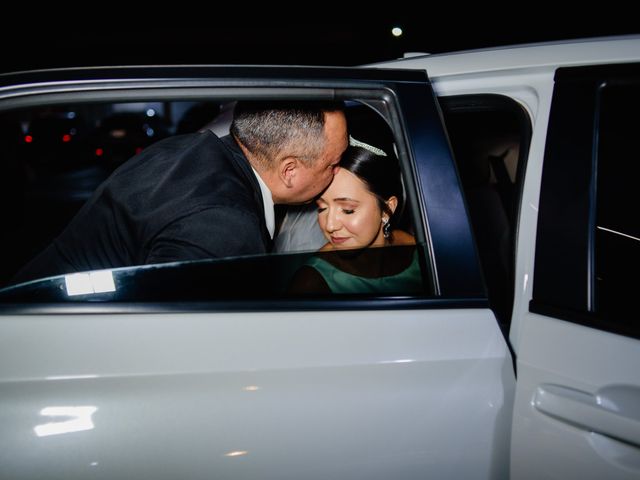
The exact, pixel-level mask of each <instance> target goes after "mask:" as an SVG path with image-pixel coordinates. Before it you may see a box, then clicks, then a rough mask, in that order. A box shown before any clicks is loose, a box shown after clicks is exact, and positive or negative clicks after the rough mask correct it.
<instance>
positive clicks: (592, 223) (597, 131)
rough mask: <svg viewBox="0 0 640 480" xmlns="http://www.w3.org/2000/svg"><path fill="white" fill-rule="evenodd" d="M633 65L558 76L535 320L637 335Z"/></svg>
mask: <svg viewBox="0 0 640 480" xmlns="http://www.w3.org/2000/svg"><path fill="white" fill-rule="evenodd" d="M639 72H640V70H639V66H638V65H633V64H630V65H620V66H614V65H605V66H598V67H576V68H565V69H559V70H558V72H557V74H556V85H555V88H554V96H553V102H552V110H551V116H550V121H549V130H548V134H547V142H546V150H545V159H544V167H543V172H542V185H541V193H540V208H539V213H538V231H537V239H536V259H535V277H534V282H533V299H532V301H531V303H530V309H531V311H533V312H536V313H541V314H544V315H551V316H554V317H558V318H562V319H566V320H569V321H573V322H576V323H581V324H584V325H588V326H590V327H594V328H599V329H602V330H607V331H611V332H615V333H619V334H624V335H630V336H635V337H637V336H638V335H639V334H640V331H639V330H638V325H637V323H636V322H632V321H629V318H630V317H629V315H628V312H629V311H632V309H633V307H634V304H633V298H634V295H635V293H636V292H637V291H638V288H639V287H640V283H639V282H638V279H637V275H636V274H635V271H634V268H635V266H636V265H637V264H638V260H639V249H638V241H639V240H638V238H640V234H639V232H640V224H639V223H638V215H636V213H635V210H636V205H637V200H636V198H635V195H634V192H635V188H634V185H635V182H636V179H637V177H638V162H637V161H635V159H636V154H635V151H636V147H635V142H634V140H635V137H636V130H637V122H636V121H634V116H633V115H634V113H633V112H635V111H636V109H637V108H638V107H639V106H640V100H639V99H640V95H639V91H640V88H639V85H640V81H639V79H640V73H639Z"/></svg>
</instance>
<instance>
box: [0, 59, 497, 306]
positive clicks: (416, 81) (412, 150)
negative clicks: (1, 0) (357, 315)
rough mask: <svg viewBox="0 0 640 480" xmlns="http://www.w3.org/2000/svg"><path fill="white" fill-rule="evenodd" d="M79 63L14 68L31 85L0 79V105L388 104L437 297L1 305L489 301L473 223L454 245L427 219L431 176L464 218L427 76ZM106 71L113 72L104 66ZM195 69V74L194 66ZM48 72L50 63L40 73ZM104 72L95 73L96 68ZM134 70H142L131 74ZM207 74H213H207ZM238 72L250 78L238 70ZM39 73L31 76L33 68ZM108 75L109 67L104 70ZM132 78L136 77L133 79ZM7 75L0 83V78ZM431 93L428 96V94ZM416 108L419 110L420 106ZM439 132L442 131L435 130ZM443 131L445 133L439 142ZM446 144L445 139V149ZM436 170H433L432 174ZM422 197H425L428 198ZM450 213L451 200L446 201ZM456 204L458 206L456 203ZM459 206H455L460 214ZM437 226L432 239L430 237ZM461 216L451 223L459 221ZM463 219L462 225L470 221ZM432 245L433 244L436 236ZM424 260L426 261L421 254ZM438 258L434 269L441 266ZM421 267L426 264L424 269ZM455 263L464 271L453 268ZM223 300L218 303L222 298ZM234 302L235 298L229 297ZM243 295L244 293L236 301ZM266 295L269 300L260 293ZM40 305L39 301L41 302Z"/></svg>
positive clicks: (431, 208) (446, 229)
mask: <svg viewBox="0 0 640 480" xmlns="http://www.w3.org/2000/svg"><path fill="white" fill-rule="evenodd" d="M98 70H99V71H98V72H96V71H88V72H83V73H84V74H85V75H86V77H88V78H84V79H82V80H77V78H76V79H73V80H72V79H70V78H69V75H70V74H72V73H77V72H67V71H61V72H53V73H55V75H53V76H54V77H62V79H60V78H59V79H58V81H53V82H52V81H49V82H41V83H38V82H37V81H35V80H34V79H33V75H34V74H25V75H17V77H18V78H20V79H21V80H22V81H24V80H25V78H24V77H26V78H28V79H30V80H32V82H33V83H31V84H28V85H19V86H16V87H6V86H5V87H2V85H1V84H2V83H5V84H7V83H10V82H8V81H7V79H6V78H5V79H0V111H7V110H13V109H17V108H24V107H32V106H42V105H60V104H65V105H71V104H74V103H87V102H119V103H120V102H125V101H128V102H143V101H152V100H154V101H158V100H159V99H162V101H171V100H180V101H186V100H208V101H220V100H229V99H231V98H232V99H235V100H237V99H256V98H278V99H306V100H314V99H317V100H327V99H331V100H334V99H343V100H346V99H349V100H357V101H361V102H362V103H365V104H368V105H370V106H371V105H375V104H376V103H377V105H378V106H379V105H387V107H388V108H387V110H386V111H383V112H380V113H382V114H383V115H384V116H385V118H386V119H387V121H388V123H389V124H390V127H391V128H392V131H393V134H394V137H395V140H396V144H397V146H398V157H399V159H400V162H401V168H402V172H403V177H404V179H405V185H406V190H407V200H408V201H407V203H408V204H410V205H411V211H412V214H413V217H414V218H413V221H414V225H415V228H416V231H415V234H416V240H417V241H418V242H419V243H421V244H423V245H425V246H426V248H427V251H428V252H429V255H430V263H431V265H428V266H427V269H426V270H423V272H425V271H426V272H427V275H428V276H429V279H428V280H429V281H430V282H431V283H432V286H433V290H434V291H435V292H436V293H437V298H429V299H419V298H384V297H382V298H381V297H371V298H368V299H366V300H361V299H359V300H347V299H335V301H331V302H327V300H326V299H323V300H321V301H320V300H319V301H318V302H314V301H313V300H306V299H305V300H296V301H292V302H290V303H287V302H285V303H282V302H278V304H277V305H271V306H269V305H266V304H265V302H258V303H256V304H255V305H252V306H247V305H246V304H243V305H235V304H234V302H229V303H227V304H224V305H223V304H220V302H213V304H212V303H210V302H189V303H188V304H174V305H168V304H155V305H154V304H145V305H137V304H135V305H131V304H126V305H125V304H115V305H114V304H109V303H103V304H99V305H98V304H95V303H94V304H91V305H82V304H77V305H76V304H62V305H61V304H55V305H50V304H49V305H44V304H41V305H28V306H27V305H24V304H22V305H9V304H4V305H2V306H0V311H2V312H6V313H8V312H12V313H18V312H23V313H29V312H34V311H36V310H37V311H47V312H54V311H55V312H63V311H69V310H73V311H77V312H79V313H85V312H87V311H91V312H97V311H100V312H105V313H107V312H109V313H110V312H114V311H127V312H130V311H132V309H133V310H135V311H140V310H142V311H146V312H149V311H175V310H176V309H177V310H180V311H183V310H186V311H194V310H196V311H202V310H207V311H210V310H212V309H215V310H217V311H219V310H221V309H222V310H226V309H231V310H233V311H237V310H235V309H236V308H237V307H240V308H241V309H243V310H245V309H249V310H270V309H272V308H273V309H275V310H284V309H291V308H294V309H296V310H298V309H313V310H316V309H321V310H327V309H329V310H331V309H340V310H349V309H362V308H364V307H365V305H366V306H367V308H372V307H373V308H376V309H379V308H382V309H387V308H394V309H395V308H424V307H427V308H442V307H444V306H447V307H456V308H457V307H468V308H478V307H486V306H487V301H486V296H485V295H484V293H483V287H482V283H481V277H480V275H479V271H478V270H477V268H476V267H477V259H476V258H475V249H474V247H473V241H472V237H471V235H470V232H465V231H462V234H461V235H458V237H457V238H458V242H459V243H458V244H457V245H456V246H455V248H452V247H451V245H449V243H450V241H449V239H450V237H449V238H445V237H443V236H442V235H443V233H446V234H450V225H448V226H447V225H440V224H438V223H437V222H436V223H433V222H431V221H430V220H429V217H430V216H431V215H435V216H436V217H438V218H440V219H441V217H442V212H441V211H439V210H438V206H437V205H435V204H440V205H442V204H444V203H445V202H444V200H445V197H446V195H444V194H443V193H445V194H446V193H447V192H443V191H442V187H441V186H439V185H437V182H434V178H435V179H442V178H446V183H447V188H448V192H449V193H450V194H452V195H453V197H454V204H456V208H457V210H456V211H457V212H458V214H457V215H453V217H454V218H455V221H456V223H457V224H459V225H465V224H467V219H466V215H465V213H464V209H463V208H462V209H461V208H459V207H463V202H462V196H461V193H460V189H459V185H458V182H457V176H456V175H455V167H454V166H453V162H452V159H451V153H450V151H449V148H448V145H447V144H446V137H445V136H444V130H443V127H442V122H441V121H440V117H439V114H438V111H437V105H436V102H435V96H434V95H433V92H431V97H429V96H428V95H425V91H424V87H425V82H427V83H428V81H427V78H426V76H425V75H424V72H405V71H402V72H398V71H384V72H381V71H379V70H371V71H368V70H364V69H340V70H338V69H313V71H312V72H311V73H312V77H311V78H313V80H310V79H309V78H310V77H309V76H308V75H309V74H310V72H309V71H310V70H312V69H291V68H283V69H273V70H272V69H266V68H265V69H247V68H245V67H239V68H237V69H233V68H232V69H225V70H221V69H215V68H203V69H201V70H198V69H195V70H192V69H188V72H189V73H190V74H191V76H186V77H185V76H184V74H185V73H186V72H185V71H183V70H181V69H176V68H165V69H160V70H158V69H152V70H151V71H147V70H139V69H136V68H131V69H123V71H119V70H118V71H115V72H111V73H110V75H111V77H110V79H109V80H104V79H101V77H102V76H103V75H104V73H105V72H104V71H102V70H100V69H98ZM159 71H160V72H162V74H163V75H165V76H176V74H178V73H181V74H182V75H181V78H162V79H158V77H162V76H163V75H154V74H157V73H158V72H159ZM109 72H110V71H109ZM194 72H195V73H196V75H194V74H193V73H194ZM47 73H52V72H47ZM99 74H102V75H99ZM132 74H139V75H140V77H148V78H139V77H136V75H132ZM212 74H219V75H217V76H214V77H212V76H211V75H212ZM242 74H245V75H247V77H248V78H247V77H242ZM36 76H37V75H36ZM106 77H108V78H109V76H106ZM132 77H133V78H132ZM2 80H5V82H2ZM429 98H431V100H432V101H431V102H430V101H429ZM421 107H422V109H421ZM425 122H426V123H428V124H429V126H430V127H431V129H432V131H430V134H429V137H430V138H424V134H423V133H419V132H421V131H422V132H424V131H425V130H423V129H422V128H420V127H419V126H418V124H421V125H422V124H424V123H425ZM438 136H440V138H438ZM443 140H444V141H443ZM430 142H431V143H432V144H437V145H439V147H440V148H439V149H437V152H436V154H434V153H433V152H428V151H427V150H426V147H427V146H429V143H430ZM445 147H446V148H445ZM435 173H437V174H441V175H442V176H438V175H437V174H435ZM426 197H432V198H431V199H430V198H426ZM446 203H447V207H448V208H449V213H451V202H446ZM454 210H455V209H454ZM460 213H462V215H460ZM434 225H435V234H436V235H437V236H438V239H437V240H436V241H434V239H433V235H434V231H433V230H434ZM459 225H458V226H459ZM467 226H468V225H467ZM436 244H437V245H438V246H437V248H436V247H435V245H436ZM427 263H429V262H427ZM438 266H440V271H439V270H438ZM424 267H425V266H424V265H423V268H424ZM460 272H465V273H466V274H464V275H460ZM223 303H224V302H223ZM236 303H238V302H236ZM240 303H242V302H240ZM267 303H268V302H267ZM43 309H44V310H43Z"/></svg>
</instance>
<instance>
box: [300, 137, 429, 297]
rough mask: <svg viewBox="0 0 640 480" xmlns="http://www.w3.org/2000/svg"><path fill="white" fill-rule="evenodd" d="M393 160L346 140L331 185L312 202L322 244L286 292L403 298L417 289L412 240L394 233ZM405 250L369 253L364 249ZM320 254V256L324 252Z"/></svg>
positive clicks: (398, 194)
mask: <svg viewBox="0 0 640 480" xmlns="http://www.w3.org/2000/svg"><path fill="white" fill-rule="evenodd" d="M401 199H402V182H401V179H400V169H399V166H398V162H397V160H396V159H395V158H394V157H391V156H387V154H386V153H385V152H383V151H382V150H380V149H377V148H375V147H372V146H371V145H367V144H365V143H362V142H358V141H357V140H354V139H350V146H349V147H348V148H347V150H346V151H345V153H344V154H343V156H342V159H341V160H340V165H339V169H338V171H337V172H336V174H335V176H334V178H333V181H332V183H331V184H330V185H329V187H328V188H327V189H326V190H325V191H324V192H323V193H322V195H321V197H320V198H319V199H318V200H317V204H318V224H319V225H320V229H321V230H322V232H323V234H324V236H325V238H326V239H327V240H328V242H327V243H326V244H325V245H324V246H323V247H322V248H321V249H320V252H323V253H322V254H321V255H318V256H315V257H312V258H311V259H310V260H309V261H308V262H307V263H306V264H305V265H304V266H303V267H302V268H301V269H300V270H299V271H298V272H297V273H296V275H295V277H294V280H293V283H292V288H291V290H293V291H295V292H306V293H310V292H313V293H318V292H329V291H331V292H334V293H371V292H374V293H385V294H391V293H396V294H407V293H415V292H418V291H421V290H422V281H421V272H420V267H419V264H418V256H417V252H416V251H415V247H413V246H412V245H415V239H414V238H413V236H412V235H410V234H409V233H407V232H405V231H403V230H400V229H397V228H394V227H393V225H394V224H395V223H396V217H397V216H398V215H396V212H400V211H401V210H402V209H401V207H402V205H401V204H400V202H401ZM389 246H393V247H398V246H405V248H370V247H389ZM324 252H326V254H325V253H324Z"/></svg>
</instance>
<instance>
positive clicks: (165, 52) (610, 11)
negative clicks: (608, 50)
mask: <svg viewBox="0 0 640 480" xmlns="http://www.w3.org/2000/svg"><path fill="white" fill-rule="evenodd" d="M417 1H418V0H417ZM417 1H416V2H413V3H412V5H414V6H415V5H418V3H417ZM134 3H135V2H134ZM146 5H147V6H148V7H149V9H151V8H152V5H153V4H146ZM399 5H402V2H400V3H398V2H394V3H393V6H394V7H398V8H396V10H398V11H403V12H405V13H403V14H398V15H394V14H393V13H389V12H384V13H381V14H379V15H377V16H374V15H373V14H372V13H371V12H369V11H366V10H371V9H372V7H370V8H368V9H367V7H346V6H340V5H339V4H338V5H333V4H329V3H317V2H316V3H311V2H306V3H301V4H300V7H299V8H297V9H289V12H288V13H287V14H286V15H287V16H286V17H285V16H283V14H282V12H280V13H281V14H280V15H278V12H276V11H275V10H273V9H266V8H264V7H263V8H262V10H261V11H257V10H256V9H254V8H253V7H249V6H246V5H244V4H238V6H237V7H234V8H231V9H230V7H228V6H225V11H224V12H218V11H217V10H218V9H219V8H220V7H219V5H218V4H211V5H208V7H207V8H206V9H205V10H204V11H203V8H204V7H202V6H199V7H197V8H192V9H191V10H188V9H187V8H186V7H185V8H182V9H181V10H177V9H175V7H174V9H175V11H171V10H169V9H167V10H165V11H164V12H162V14H161V15H158V12H154V15H153V16H152V15H150V14H149V15H147V14H145V13H143V12H140V11H136V13H132V11H131V8H124V6H121V7H116V6H115V5H112V4H109V6H108V7H107V6H104V5H102V4H96V5H91V6H90V5H85V6H84V7H83V11H82V17H81V18H78V19H76V18H75V15H76V14H77V13H74V14H72V13H71V9H72V7H68V9H69V11H62V15H61V10H58V11H56V12H52V15H54V16H53V17H51V18H48V16H47V15H46V14H42V12H40V15H39V17H38V18H37V19H34V18H32V17H31V16H28V15H16V16H15V17H14V18H13V20H10V19H9V18H7V19H6V20H7V22H11V24H12V28H11V30H8V29H5V30H3V31H2V32H0V41H1V42H2V45H3V46H4V47H3V49H2V59H1V60H0V69H1V71H3V72H8V71H16V70H31V69H39V68H55V67H72V66H95V65H132V64H142V65H144V64H147V65H149V64H289V65H292V64H293V65H339V66H348V65H360V64H366V63H371V62H375V61H380V60H388V59H393V58H398V57H401V56H402V54H403V53H404V52H413V51H421V52H428V53H440V52H446V51H455V50H464V49H474V48H484V47H492V46H500V45H508V44H514V43H530V42H538V41H546V40H562V39H571V38H580V37H593V36H603V35H617V34H632V33H640V22H638V21H637V20H636V16H635V15H633V14H632V13H631V12H630V11H629V7H625V8H618V7H615V6H614V5H613V4H607V5H606V8H607V10H606V11H602V10H600V11H595V9H591V10H589V9H587V7H585V6H582V5H579V6H578V7H575V8H573V9H570V10H563V13H559V12H558V11H556V9H555V8H554V7H553V6H552V7H546V6H544V5H543V4H539V3H523V2H520V3H519V4H518V5H515V4H513V5H507V6H506V7H504V8H502V9H501V11H490V10H489V9H488V8H484V7H483V6H478V5H475V6H462V3H459V4H458V3H456V4H453V3H452V4H451V5H450V6H445V7H441V6H439V7H438V8H437V9H436V8H435V7H432V6H430V5H429V4H426V3H422V4H420V8H421V9H423V10H425V13H424V14H421V15H417V14H410V13H407V12H411V10H408V9H407V7H405V8H404V9H400V8H399ZM65 8H67V7H65ZM153 8H155V9H157V7H153ZM243 9H244V10H247V11H251V12H253V15H252V18H251V20H247V19H245V18H244V17H242V16H241V15H240V14H239V13H240V12H242V10H243ZM307 10H308V11H307ZM494 10H495V9H494ZM262 13H263V14H264V17H263V18H262V19H261V20H256V19H260V18H261V14H262ZM292 14H293V17H292V18H289V15H292ZM71 18H73V20H71ZM395 25H398V26H401V27H402V28H403V29H404V35H403V36H402V37H400V38H395V37H393V36H392V35H391V33H390V30H391V27H392V26H395Z"/></svg>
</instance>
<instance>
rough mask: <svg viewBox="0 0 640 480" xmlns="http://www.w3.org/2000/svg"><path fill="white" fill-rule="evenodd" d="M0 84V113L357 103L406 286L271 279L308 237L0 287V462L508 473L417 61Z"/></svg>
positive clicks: (501, 418) (339, 472) (497, 335)
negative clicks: (373, 134)
mask: <svg viewBox="0 0 640 480" xmlns="http://www.w3.org/2000/svg"><path fill="white" fill-rule="evenodd" d="M2 82H3V86H2V89H1V90H0V109H2V110H3V111H9V110H11V111H12V112H16V111H18V112H19V111H20V109H24V108H31V107H34V106H37V105H42V104H47V105H63V104H74V103H81V102H84V103H91V102H94V103H95V102H99V103H105V102H125V101H129V102H148V101H156V102H159V101H171V100H176V99H182V100H185V99H186V100H202V101H205V100H206V101H210V100H212V99H215V100H216V101H231V100H237V99H242V98H276V99H282V98H289V99H298V98H304V99H306V100H326V99H340V100H344V101H347V102H359V103H360V104H362V105H366V106H367V107H368V108H371V109H372V110H374V111H375V112H376V113H377V114H378V115H380V116H381V117H382V118H384V119H385V121H386V122H387V124H388V125H389V128H390V130H391V131H392V134H393V136H394V140H395V145H396V147H397V150H398V156H399V158H400V162H401V165H402V169H403V181H404V184H405V189H406V195H407V201H408V203H409V204H410V206H411V210H412V224H413V228H414V233H415V236H416V240H417V243H418V245H417V247H416V248H417V251H418V252H419V253H420V259H421V260H420V262H421V263H420V265H421V272H422V280H423V283H424V290H423V292H422V293H420V294H408V293H406V294H405V293H403V292H399V293H398V294H394V295H372V294H366V293H363V294H360V295H355V296H354V295H342V296H341V295H325V296H321V297H317V296H315V297H314V296H303V297H292V296H291V295H289V294H287V293H286V291H281V290H277V288H278V283H279V282H283V277H280V275H285V274H286V272H288V271H290V270H291V269H292V268H293V267H294V266H295V265H296V264H298V265H299V264H300V263H301V262H302V261H304V259H305V256H304V255H307V256H308V255H309V253H306V254H289V255H274V256H272V257H270V256H266V257H265V256H262V257H260V256H258V257H248V258H229V259H220V260H216V261H211V262H204V263H202V264H199V263H196V264H188V265H177V266H175V265H174V266H168V267H157V268H156V267H152V268H140V269H136V268H133V269H123V270H113V271H106V272H107V273H106V274H105V275H106V276H108V277H109V278H110V279H111V285H112V286H113V288H112V289H104V288H103V287H100V288H98V287H97V285H98V284H97V283H96V282H98V277H100V279H102V278H103V274H100V275H99V276H92V275H91V274H86V275H85V276H83V277H82V278H83V281H86V282H88V283H87V284H85V285H88V287H87V288H88V289H84V290H81V291H80V293H79V294H78V295H75V293H78V292H77V291H76V292H75V293H72V291H71V289H70V287H69V285H70V283H69V282H70V279H69V278H66V277H65V276H60V277H53V278H50V279H44V280H40V281H35V282H31V283H29V284H24V285H21V286H14V287H9V288H6V289H4V290H2V291H1V292H0V300H2V304H1V306H0V314H1V316H0V424H2V429H0V477H2V478H15V479H17V478H35V477H47V478H65V479H70V478H87V477H100V478H116V477H124V478H128V477H149V478H158V479H159V478H176V477H184V478H211V477H217V478H261V479H266V478H274V479H285V478H295V479H298V478H308V479H310V478H323V479H326V478H367V479H373V478H381V479H383V478H384V479H388V478H398V479H400V478H403V479H404V478H406V479H409V478H424V477H426V476H429V477H434V478H452V479H459V478H485V479H494V478H504V477H505V476H506V474H507V468H508V450H509V435H510V421H511V413H512V405H513V403H512V402H513V392H514V383H515V380H514V374H513V367H512V361H511V357H510V354H509V350H508V348H507V345H506V341H505V339H504V337H503V335H502V333H501V331H500V328H499V326H498V324H497V322H496V319H495V316H494V315H493V313H492V312H491V310H490V309H489V308H488V303H487V297H486V293H485V290H484V286H483V281H482V277H481V274H480V270H479V263H478V259H477V256H476V250H475V247H474V243H473V238H472V234H471V230H470V227H469V221H468V218H467V214H466V210H465V206H464V202H463V198H462V194H461V191H460V185H459V180H458V176H457V173H456V169H455V166H454V164H453V161H452V156H451V152H450V149H449V145H448V142H447V139H446V136H445V133H444V129H443V125H442V122H441V119H440V115H439V111H438V108H437V105H436V102H435V98H434V95H433V93H432V90H431V87H430V84H429V81H428V78H427V76H426V75H425V74H424V72H419V71H418V72H409V71H401V70H386V71H380V70H367V69H359V70H350V69H303V68H299V69H296V68H282V69H276V68H224V69H222V68H220V69H217V68H190V69H180V68H177V67H173V68H155V69H140V68H132V69H125V70H101V69H92V70H87V71H81V70H76V71H60V72H40V73H37V74H23V75H16V76H10V77H5V78H4V79H3V80H2ZM77 278H78V277H74V279H76V280H77ZM207 282H210V283H207ZM211 282H212V283H211ZM101 285H103V284H101ZM83 288H84V287H83Z"/></svg>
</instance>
